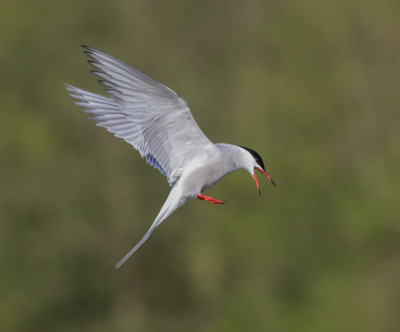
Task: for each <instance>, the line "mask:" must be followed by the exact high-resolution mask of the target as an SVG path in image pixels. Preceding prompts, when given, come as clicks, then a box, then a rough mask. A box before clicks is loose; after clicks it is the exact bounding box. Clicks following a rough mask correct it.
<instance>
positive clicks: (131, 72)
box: [66, 47, 212, 186]
mask: <svg viewBox="0 0 400 332" xmlns="http://www.w3.org/2000/svg"><path fill="white" fill-rule="evenodd" d="M85 48H86V51H85V53H86V54H87V55H88V56H89V57H90V58H91V59H92V60H91V61H89V62H90V64H91V65H92V66H93V67H94V68H95V69H96V70H95V71H92V73H93V74H95V75H96V76H98V77H99V78H100V83H101V84H103V85H104V86H105V87H106V89H105V92H106V93H107V94H108V95H109V97H104V96H102V95H98V94H95V93H91V92H88V91H85V90H82V89H79V88H76V87H74V86H71V85H66V87H67V89H68V91H69V92H70V93H71V96H72V97H73V98H75V99H77V100H78V101H77V102H76V104H77V105H79V106H81V107H83V108H84V109H85V110H84V111H85V112H86V113H88V114H90V115H91V117H90V119H92V120H95V121H97V125H98V126H101V127H105V128H107V130H108V131H110V132H112V133H114V134H115V136H117V137H120V138H122V139H124V140H125V141H126V142H128V143H130V144H131V145H132V146H133V147H134V148H135V149H137V150H138V151H139V153H140V154H141V156H142V157H143V158H145V159H146V161H147V162H148V163H149V165H151V166H153V167H155V168H156V169H158V170H159V171H160V172H161V173H162V174H163V175H165V176H166V177H167V180H168V182H169V184H170V185H171V186H173V185H174V184H175V183H176V181H177V180H178V179H179V178H180V176H181V175H182V172H183V169H184V168H185V166H186V165H187V164H188V163H190V161H191V157H193V156H195V155H196V151H197V152H198V150H199V148H200V149H201V147H202V146H204V147H205V148H206V147H207V146H210V145H212V143H211V142H210V140H209V139H208V138H207V137H206V136H205V135H204V134H203V132H202V131H201V129H200V128H199V126H198V125H197V123H196V121H195V120H194V118H193V116H192V114H191V112H190V109H189V107H188V106H187V104H186V102H185V100H184V99H183V98H182V97H180V96H178V95H177V94H176V93H175V92H174V91H172V90H171V89H169V88H168V87H166V86H165V85H163V84H161V83H159V82H157V81H155V80H153V79H152V78H150V77H148V76H146V75H145V74H143V73H142V72H140V71H138V70H137V69H135V68H133V67H131V66H129V65H127V64H125V63H124V62H122V61H120V60H118V59H116V58H114V57H112V56H110V55H107V54H105V53H103V52H100V51H98V50H95V49H93V48H90V47H85ZM183 128H184V129H185V130H182V129H183Z"/></svg>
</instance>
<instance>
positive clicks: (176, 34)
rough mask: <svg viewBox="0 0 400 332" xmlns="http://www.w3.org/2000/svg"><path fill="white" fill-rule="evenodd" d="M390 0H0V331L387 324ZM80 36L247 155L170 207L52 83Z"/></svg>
mask: <svg viewBox="0 0 400 332" xmlns="http://www.w3.org/2000/svg"><path fill="white" fill-rule="evenodd" d="M398 10H399V3H398V2H396V1H394V0H383V1H375V2H373V1H360V0H353V1H347V2H346V1H334V0H329V1H325V2H321V1H320V2H318V1H264V2H261V1H260V2H259V1H231V2H226V1H224V2H216V1H186V0H185V1H183V0H180V1H132V2H129V1H123V0H117V1H103V0H101V1H68V2H55V1H49V0H42V1H36V2H33V1H26V0H21V1H11V0H5V1H4V0H3V2H2V10H1V11H0V46H1V47H0V63H1V65H0V71H1V72H0V88H1V96H2V110H1V112H0V246H1V248H0V249H1V250H0V270H1V273H0V294H1V302H0V330H1V331H100V332H101V331H156V330H160V331H188V330H190V331H267V330H269V331H399V330H400V320H399V317H400V301H399V299H400V286H399V285H400V284H399V277H400V226H399V216H400V208H399V203H398V200H399V196H400V195H399V194H400V193H399V190H398V188H399V185H400V183H399V182H400V176H399V167H400V158H399V155H400V153H399V152H400V140H399V135H398V132H399V128H398V127H399V125H398V124H399V120H400V116H399V114H400V113H399V109H400V94H399V93H398V89H399V86H400V61H399V55H398V53H399V52H398V50H399V41H398V31H400V20H399V19H398ZM80 44H87V45H90V46H92V47H95V48H98V49H100V50H103V51H105V52H107V53H109V54H111V55H114V56H116V57H117V58H120V59H122V60H125V61H126V62H128V63H129V64H131V65H133V66H135V67H137V68H138V69H140V70H142V71H144V72H145V73H147V74H148V75H150V76H152V77H154V78H155V79H157V80H159V81H161V82H162V83H164V84H166V85H167V86H169V87H171V88H172V89H174V90H175V91H176V92H178V93H180V94H181V95H183V96H184V97H185V99H186V100H187V101H188V103H189V106H190V107H191V109H192V111H193V114H194V116H195V118H196V120H197V121H198V123H199V125H200V127H201V128H203V129H204V131H205V133H206V134H207V135H208V137H209V138H210V139H211V140H212V141H214V142H228V143H233V144H242V145H245V146H249V147H251V148H253V149H255V150H256V151H257V152H259V153H260V155H261V156H262V157H263V159H264V161H265V163H266V168H267V170H268V172H270V174H271V175H272V176H273V178H274V179H275V181H276V183H277V184H278V189H277V190H275V189H274V188H273V186H272V185H270V183H267V181H265V183H262V184H261V186H262V191H263V196H262V198H261V199H259V198H258V193H257V191H256V188H255V185H254V183H252V179H251V178H250V177H249V176H248V174H245V172H237V173H234V174H232V175H230V176H229V177H227V178H224V179H223V180H222V181H221V182H220V183H218V185H217V186H215V187H214V188H212V189H210V191H209V193H210V195H212V196H215V197H216V198H219V199H223V200H227V201H228V204H226V205H224V206H213V205H211V204H207V203H205V202H200V201H193V202H190V203H188V204H187V205H185V206H184V207H182V208H181V209H180V210H178V211H177V212H176V213H175V214H174V215H173V216H171V217H170V218H169V219H168V220H167V221H166V222H165V223H164V224H163V225H162V226H161V227H159V228H158V229H157V230H156V231H155V232H154V234H153V235H152V236H151V238H150V239H149V240H148V242H146V243H145V245H144V246H143V247H142V248H141V249H140V250H139V251H138V252H137V253H135V255H134V256H133V257H132V258H131V259H129V260H128V261H127V262H126V263H125V264H124V265H123V266H122V267H121V268H120V269H119V270H114V268H113V266H114V264H115V263H116V262H117V261H118V260H119V259H120V258H121V257H122V256H123V255H124V254H125V253H126V251H128V250H129V249H130V248H131V247H132V246H133V245H134V244H135V243H136V242H137V241H138V240H139V239H140V237H141V236H142V235H143V234H144V232H145V231H146V230H147V228H148V227H149V226H150V224H151V223H152V220H153V218H154V217H155V216H156V214H157V212H158V210H159V209H160V208H161V205H162V203H163V202H164V199H165V198H166V196H167V193H168V191H169V187H168V184H167V182H166V180H165V179H164V178H163V176H162V175H160V174H159V173H158V172H157V171H156V170H154V169H152V168H150V167H148V166H147V165H146V164H145V162H144V161H142V160H141V158H140V157H139V155H138V153H136V152H135V151H133V149H132V148H131V147H130V146H129V145H128V144H126V143H124V142H123V141H122V140H118V139H116V138H114V137H113V136H112V135H111V134H110V133H108V132H106V131H105V130H103V129H102V128H97V127H95V126H94V123H91V122H90V121H88V120H87V119H86V117H85V115H84V114H82V113H81V112H80V111H79V109H78V107H76V106H74V105H73V101H72V100H71V99H70V98H69V97H68V96H67V92H66V91H65V89H64V86H63V83H64V82H65V83H70V84H73V85H77V86H79V87H82V88H85V89H88V90H91V91H96V92H99V91H100V89H101V88H100V86H99V85H98V84H97V83H96V80H95V78H94V77H93V76H92V75H90V74H89V72H88V69H89V66H88V65H87V64H86V62H85V60H86V59H85V56H84V55H83V54H82V53H81V51H82V49H81V48H80V47H79V45H80Z"/></svg>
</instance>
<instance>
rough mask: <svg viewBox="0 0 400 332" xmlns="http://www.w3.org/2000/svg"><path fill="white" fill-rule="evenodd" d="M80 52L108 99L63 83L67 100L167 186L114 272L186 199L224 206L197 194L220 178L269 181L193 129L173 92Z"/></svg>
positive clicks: (246, 152)
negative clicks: (245, 174) (239, 174)
mask: <svg viewBox="0 0 400 332" xmlns="http://www.w3.org/2000/svg"><path fill="white" fill-rule="evenodd" d="M84 47H85V49H86V51H85V53H86V54H87V55H88V56H89V57H90V58H91V61H89V62H90V64H91V65H92V66H93V67H94V68H95V69H96V70H95V71H92V73H93V74H95V75H96V76H98V77H99V78H100V80H99V82H100V83H101V84H102V85H104V86H105V87H106V89H105V90H104V91H105V92H106V93H107V94H108V95H109V97H104V96H101V95H98V94H95V93H92V92H88V91H85V90H82V89H79V88H76V87H74V86H71V85H68V84H66V88H67V90H68V91H69V92H70V95H71V97H73V98H75V99H76V100H77V102H76V104H77V105H78V106H81V107H82V108H83V109H84V112H85V113H88V114H90V115H91V117H90V119H91V120H94V121H96V122H97V125H98V126H101V127H104V128H106V129H107V130H108V131H110V132H112V133H114V134H115V136H117V137H120V138H122V139H124V140H125V141H126V142H128V143H130V144H131V145H132V146H133V147H134V148H135V149H136V150H138V151H139V153H140V154H141V155H142V157H143V158H145V159H146V161H147V162H148V163H149V164H150V165H151V166H153V167H155V168H157V169H158V170H159V171H160V172H161V173H162V174H164V175H165V176H166V177H167V180H168V182H169V184H170V186H172V190H171V192H170V194H169V196H168V198H167V200H166V202H165V203H164V205H163V207H162V208H161V211H160V212H159V214H158V216H157V217H156V219H155V220H154V222H153V224H152V225H151V227H150V229H149V230H148V232H147V233H146V234H145V236H144V237H143V238H142V239H141V240H140V242H139V243H138V244H137V245H136V246H135V247H134V248H133V249H132V250H131V251H130V252H129V253H128V254H126V255H125V257H124V258H123V259H122V260H121V261H120V262H119V263H118V264H117V265H116V267H117V268H118V267H119V266H120V265H121V264H122V263H123V262H125V260H126V259H127V258H128V257H129V256H130V255H131V254H132V253H133V252H135V251H136V249H137V248H139V247H140V245H141V244H142V243H143V242H144V241H145V240H146V239H147V238H148V237H149V235H150V234H151V232H152V231H153V230H154V229H155V228H156V227H157V226H158V225H159V224H161V223H162V222H163V221H164V220H165V219H166V218H167V217H168V216H169V215H170V214H171V213H172V212H173V211H175V210H176V209H177V208H178V207H180V206H181V205H183V204H184V203H186V202H187V201H188V200H189V199H193V198H195V197H196V196H197V197H199V198H200V199H204V200H208V201H210V202H211V203H215V204H221V203H223V202H222V201H219V200H216V199H213V198H211V197H207V196H204V195H202V194H201V192H202V191H204V190H206V189H208V188H209V187H211V186H212V185H213V184H214V183H216V182H217V181H218V180H220V179H221V178H222V177H223V176H225V175H227V174H229V173H231V172H233V171H235V170H238V169H246V170H247V171H249V173H250V174H251V175H252V176H253V177H254V179H255V180H256V183H257V187H258V188H259V186H258V181H257V178H256V177H255V173H254V169H258V170H260V171H261V172H262V173H263V174H264V175H266V176H267V177H268V178H269V179H270V180H271V181H272V179H271V178H270V176H269V175H268V174H267V173H266V172H265V169H264V164H263V162H262V159H261V157H260V156H259V155H258V154H257V153H256V152H255V151H253V150H251V149H248V148H244V147H239V146H235V145H230V144H213V143H212V142H211V141H210V140H209V139H208V138H207V137H206V136H205V135H204V134H203V132H202V131H201V129H200V128H199V126H198V125H197V123H196V121H195V120H194V118H193V116H192V114H191V112H190V109H189V107H188V106H187V104H186V101H185V100H184V99H183V98H182V97H181V96H179V95H178V94H176V93H175V92H174V91H172V90H171V89H169V88H168V87H166V86H165V85H163V84H161V83H159V82H157V81H154V80H153V79H151V78H150V77H148V76H146V75H145V74H143V73H141V72H140V71H138V70H137V69H135V68H132V67H131V66H129V65H127V64H125V63H124V62H122V61H120V60H118V59H116V58H114V57H112V56H109V55H107V54H105V53H103V52H100V51H98V50H95V49H93V48H90V47H86V46H84ZM272 182H273V181H272Z"/></svg>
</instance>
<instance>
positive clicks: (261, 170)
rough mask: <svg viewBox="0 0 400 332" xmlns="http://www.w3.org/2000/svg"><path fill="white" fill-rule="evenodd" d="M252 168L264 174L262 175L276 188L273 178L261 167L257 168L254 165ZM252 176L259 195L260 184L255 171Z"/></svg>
mask: <svg viewBox="0 0 400 332" xmlns="http://www.w3.org/2000/svg"><path fill="white" fill-rule="evenodd" d="M254 169H256V170H257V171H260V172H261V173H262V174H264V175H265V176H266V177H267V178H268V180H270V181H271V183H272V184H273V185H274V186H275V188H276V184H275V182H274V180H272V178H271V176H270V175H269V174H268V173H267V172H266V171H264V170H263V169H261V168H259V167H254ZM253 178H254V181H255V182H256V186H257V189H258V193H259V194H260V196H261V190H260V184H259V183H258V180H257V176H256V173H255V172H254V174H253Z"/></svg>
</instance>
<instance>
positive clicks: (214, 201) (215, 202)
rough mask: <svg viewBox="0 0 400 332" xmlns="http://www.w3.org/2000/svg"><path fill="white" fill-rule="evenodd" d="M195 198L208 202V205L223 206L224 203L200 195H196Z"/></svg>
mask: <svg viewBox="0 0 400 332" xmlns="http://www.w3.org/2000/svg"><path fill="white" fill-rule="evenodd" d="M197 197H198V198H199V199H201V200H202V201H209V202H210V203H213V204H224V203H225V202H224V201H220V200H218V199H215V198H212V197H209V196H204V195H202V194H197Z"/></svg>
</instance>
